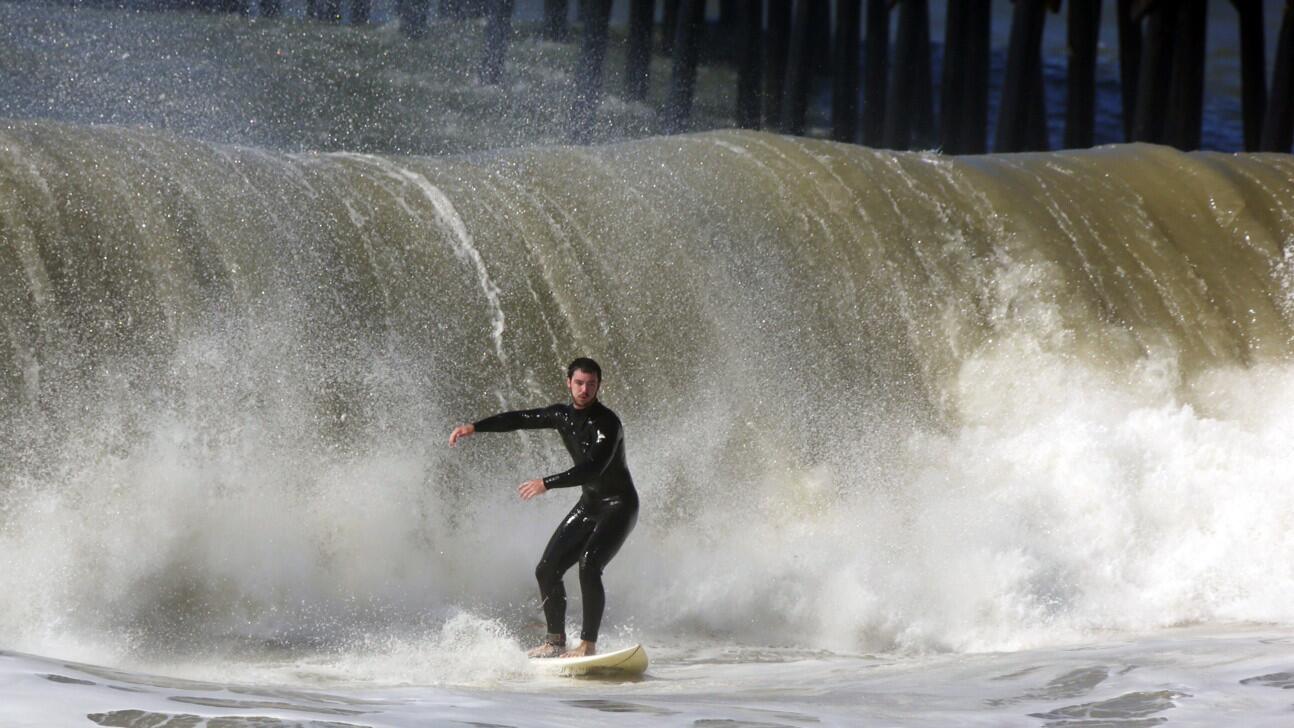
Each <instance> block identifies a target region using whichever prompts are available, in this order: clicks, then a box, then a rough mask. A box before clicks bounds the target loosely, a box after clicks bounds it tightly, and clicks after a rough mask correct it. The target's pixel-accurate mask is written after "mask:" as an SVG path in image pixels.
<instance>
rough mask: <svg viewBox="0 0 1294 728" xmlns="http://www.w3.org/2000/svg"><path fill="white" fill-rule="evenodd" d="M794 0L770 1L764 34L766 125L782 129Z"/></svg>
mask: <svg viewBox="0 0 1294 728" xmlns="http://www.w3.org/2000/svg"><path fill="white" fill-rule="evenodd" d="M791 9H792V8H791V0H768V30H767V32H766V33H765V34H764V126H765V127H767V128H771V129H777V128H780V126H781V124H782V97H783V90H784V89H785V88H786V60H787V55H788V54H789V53H790V49H791Z"/></svg>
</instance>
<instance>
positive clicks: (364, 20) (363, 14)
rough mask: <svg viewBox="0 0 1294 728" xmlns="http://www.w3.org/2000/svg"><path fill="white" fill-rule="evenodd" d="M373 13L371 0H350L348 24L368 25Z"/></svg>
mask: <svg viewBox="0 0 1294 728" xmlns="http://www.w3.org/2000/svg"><path fill="white" fill-rule="evenodd" d="M372 14H373V0H350V24H351V25H368V21H369V17H370V16H371V15H372Z"/></svg>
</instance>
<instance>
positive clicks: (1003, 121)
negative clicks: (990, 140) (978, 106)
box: [993, 0, 1047, 152]
mask: <svg viewBox="0 0 1294 728" xmlns="http://www.w3.org/2000/svg"><path fill="white" fill-rule="evenodd" d="M1046 19H1047V6H1046V2H1045V0H1015V11H1014V13H1013V14H1012V17H1011V40H1010V45H1009V46H1008V48H1007V58H1006V74H1005V78H1004V79H1003V81H1002V102H1001V106H1000V107H999V109H998V121H997V141H996V143H995V144H994V145H993V151H995V152H1019V151H1023V150H1025V149H1026V148H1028V147H1030V146H1035V145H1036V141H1037V140H1036V138H1031V134H1030V131H1031V129H1033V130H1035V134H1036V128H1037V123H1038V119H1037V115H1038V111H1039V107H1038V104H1039V102H1040V101H1041V99H1039V98H1037V93H1038V87H1039V86H1041V81H1042V30H1043V24H1044V23H1045V22H1046ZM1031 116H1032V117H1033V118H1032V119H1031ZM1031 120H1032V122H1033V123H1032V124H1031V123H1030V122H1031Z"/></svg>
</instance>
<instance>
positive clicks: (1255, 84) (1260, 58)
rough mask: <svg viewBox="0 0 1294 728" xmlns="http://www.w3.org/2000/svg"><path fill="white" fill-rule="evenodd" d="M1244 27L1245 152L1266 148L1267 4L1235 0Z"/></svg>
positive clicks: (1242, 73)
mask: <svg viewBox="0 0 1294 728" xmlns="http://www.w3.org/2000/svg"><path fill="white" fill-rule="evenodd" d="M1231 4H1232V5H1234V6H1235V8H1236V14H1237V21H1238V22H1239V24H1240V104H1241V109H1242V110H1243V111H1242V113H1243V114H1244V136H1245V151H1247V152H1253V151H1257V150H1258V148H1259V146H1260V145H1261V144H1262V138H1263V116H1264V115H1265V114H1266V113H1267V67H1266V65H1265V59H1266V57H1267V56H1266V52H1265V46H1266V40H1265V38H1264V37H1263V36H1264V28H1263V0H1231Z"/></svg>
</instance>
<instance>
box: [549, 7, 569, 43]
mask: <svg viewBox="0 0 1294 728" xmlns="http://www.w3.org/2000/svg"><path fill="white" fill-rule="evenodd" d="M569 13H570V0H544V25H543V38H544V40H546V41H551V42H553V43H561V42H563V41H565V40H566V38H567V36H568V35H569V33H570V27H569V24H568V23H567V20H566V17H567V15H568V14H569Z"/></svg>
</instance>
